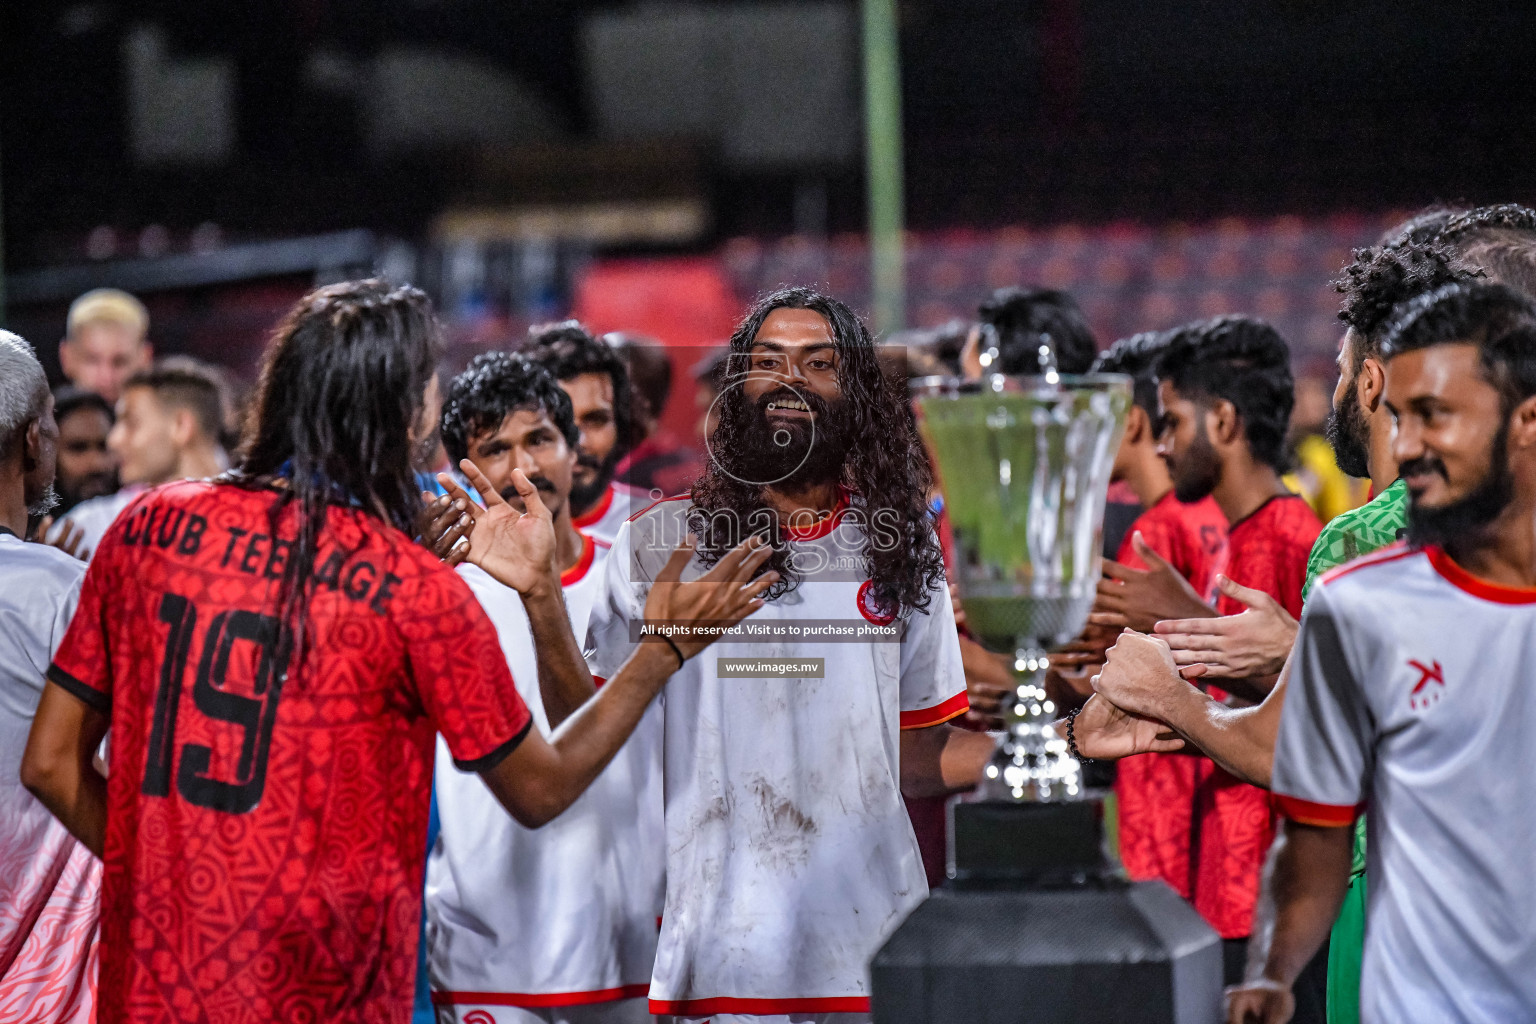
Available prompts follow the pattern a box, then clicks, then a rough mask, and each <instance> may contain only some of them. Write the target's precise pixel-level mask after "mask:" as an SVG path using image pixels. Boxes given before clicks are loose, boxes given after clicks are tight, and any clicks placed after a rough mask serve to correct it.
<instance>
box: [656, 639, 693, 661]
mask: <svg viewBox="0 0 1536 1024" xmlns="http://www.w3.org/2000/svg"><path fill="white" fill-rule="evenodd" d="M656 636H659V637H661V638H662V639H663V640H665V641H666V642H667V646H668V647H670V648H672V653H673V654H675V655H677V667H678V668H682V667H683V663H684V662H686V661H687V660H688V659H687V658H685V657H683V651H682V648H680V647H678V646H677V644H675V643H673V642H672V638H671V637H669V636H667V634H665V633H657V634H656Z"/></svg>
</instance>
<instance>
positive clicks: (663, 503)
mask: <svg viewBox="0 0 1536 1024" xmlns="http://www.w3.org/2000/svg"><path fill="white" fill-rule="evenodd" d="M692 507H693V495H691V494H674V495H672V496H671V497H667V498H657V499H656V500H655V501H653V502H651V503H650V504H649V505H646V506H645V507H643V508H641V509H640V511H638V512H636V513H635V514H634V515H632V516H630V517H629V518H628V519H626V520H625V522H627V523H629V524H631V525H634V524H636V523H644V522H662V521H668V520H675V519H686V518H688V510H689V509H690V508H692Z"/></svg>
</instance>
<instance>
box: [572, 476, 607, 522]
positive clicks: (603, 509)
mask: <svg viewBox="0 0 1536 1024" xmlns="http://www.w3.org/2000/svg"><path fill="white" fill-rule="evenodd" d="M612 505H613V484H611V483H610V484H609V485H608V489H607V490H605V491H603V496H602V497H601V498H599V499H598V501H597V504H596V505H593V506H592V507H591V508H589V509H587V510H586V511H585V512H583V513H582V514H581V515H579V516H576V517H575V518H574V519H572V520H571V525H572V526H574V527H576V529H578V530H584V529H586V528H587V527H589V526H591V525H592V524H593V523H596V522H598V521H599V520H600V519H602V518H603V516H605V515H607V514H608V509H609V508H610V507H612Z"/></svg>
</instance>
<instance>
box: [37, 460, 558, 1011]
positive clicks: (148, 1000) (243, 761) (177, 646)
mask: <svg viewBox="0 0 1536 1024" xmlns="http://www.w3.org/2000/svg"><path fill="white" fill-rule="evenodd" d="M275 501H276V494H275V493H274V492H272V491H267V490H247V489H243V488H239V487H236V486H233V485H229V484H211V483H200V482H184V483H177V484H171V485H169V486H166V487H162V488H158V489H156V490H153V491H150V492H147V493H146V494H145V495H144V496H142V497H140V498H139V499H138V500H136V501H135V502H134V503H133V504H132V505H131V506H129V508H128V509H126V510H125V511H124V512H123V514H122V515H121V516H119V517H118V519H117V521H116V522H115V523H114V524H113V525H112V527H111V529H110V530H109V531H108V533H107V535H106V537H105V539H104V540H103V542H102V544H101V546H100V547H99V548H98V549H97V551H96V555H95V557H94V559H93V560H92V562H91V566H90V569H89V571H88V572H87V573H86V577H85V582H84V584H83V587H82V590H81V594H80V604H79V609H78V611H77V612H76V614H75V617H74V620H73V621H72V622H71V624H70V627H69V631H68V632H67V633H66V635H65V637H64V642H63V644H62V646H61V647H60V649H59V651H58V654H57V655H56V656H55V659H54V663H53V666H52V667H51V668H50V669H49V673H48V674H49V678H50V680H52V681H53V682H54V683H56V684H57V685H59V686H61V687H63V688H64V689H66V690H68V691H69V692H71V693H72V694H74V695H75V696H76V697H78V698H80V699H81V700H83V701H85V702H86V703H88V704H90V705H92V706H93V707H96V708H98V709H100V710H102V711H104V712H107V713H108V714H110V716H111V730H112V731H111V743H110V744H109V747H110V765H109V768H110V773H109V778H108V783H107V836H106V856H105V872H104V878H103V890H102V911H101V978H100V984H99V999H98V1006H99V1019H100V1020H101V1021H103V1022H106V1024H110V1022H116V1021H132V1022H147V1021H183V1020H198V1021H207V1022H210V1024H226V1022H227V1024H244V1022H253V1024H254V1022H257V1021H277V1020H284V1021H289V1020H297V1021H355V1022H404V1021H406V1020H407V1019H408V1018H409V1016H410V1010H411V998H412V987H413V984H414V981H415V973H416V944H417V935H418V929H419V927H420V922H421V893H422V866H423V861H424V859H425V851H426V834H427V808H428V794H429V786H430V784H431V779H432V749H433V735H434V733H435V732H437V731H441V732H442V734H443V736H444V737H445V739H446V740H447V743H448V747H449V749H450V750H451V751H452V752H453V756H454V758H455V761H456V762H457V763H459V764H460V766H461V767H463V768H467V769H471V770H479V771H484V770H487V769H488V768H490V767H492V766H494V765H495V764H497V763H499V761H500V760H501V759H502V758H504V757H506V756H507V755H508V754H509V753H511V751H512V750H513V749H514V748H515V747H516V745H517V744H518V742H519V741H521V739H522V738H523V736H524V735H526V733H527V730H528V726H529V724H530V722H531V718H530V716H529V713H528V709H527V708H526V707H525V706H524V704H523V702H522V700H521V699H520V698H519V697H518V695H517V691H516V689H515V688H514V687H513V685H512V679H511V676H510V674H509V673H508V671H507V663H506V659H505V658H504V657H503V656H502V654H501V649H500V646H499V644H498V642H497V638H496V632H495V629H494V628H493V627H492V626H491V624H490V622H489V621H488V620H487V619H486V617H485V613H484V612H482V611H481V610H480V606H479V605H478V604H477V603H476V602H475V599H474V597H473V596H472V595H471V594H470V591H469V588H468V587H467V586H466V585H465V584H464V582H463V581H462V580H460V579H459V578H458V576H457V575H456V574H455V573H453V572H452V571H451V570H449V569H447V568H446V567H444V566H443V565H442V564H441V563H439V562H438V560H437V559H435V558H433V557H432V556H431V555H429V554H428V553H427V552H426V551H424V550H422V549H421V548H419V547H418V546H416V545H415V544H413V543H411V541H410V540H409V539H408V538H407V537H406V536H405V535H404V534H403V533H401V532H399V531H398V530H394V529H392V528H389V527H386V526H384V525H383V524H382V523H380V522H379V520H377V519H375V518H374V517H372V516H369V515H366V514H364V513H363V512H361V511H360V510H357V509H350V508H343V507H340V506H337V507H333V508H332V509H331V510H330V512H329V515H328V517H327V521H326V527H325V530H324V531H323V532H322V535H321V540H320V545H319V552H318V557H317V558H316V560H315V571H314V573H313V576H312V582H313V585H314V589H313V596H312V598H311V600H310V604H309V614H308V617H307V619H306V623H307V625H306V627H305V636H304V638H303V652H302V657H301V658H295V657H294V646H295V645H294V640H293V637H292V636H291V635H290V631H289V630H288V629H287V628H285V626H284V625H283V624H282V623H281V622H280V620H279V619H278V617H277V601H278V588H279V578H280V577H281V575H282V572H283V565H284V562H285V561H286V560H287V558H288V557H289V555H290V554H291V551H292V539H291V538H292V537H294V536H295V535H296V533H297V516H296V511H295V510H293V509H289V510H288V511H287V512H285V514H284V517H283V520H282V522H281V523H280V524H279V526H280V528H279V529H278V530H277V531H276V532H277V533H278V536H277V537H276V538H274V537H273V536H272V533H273V532H274V531H273V530H272V527H271V525H270V523H269V519H268V512H269V510H270V509H271V508H272V506H273V504H274V502H275Z"/></svg>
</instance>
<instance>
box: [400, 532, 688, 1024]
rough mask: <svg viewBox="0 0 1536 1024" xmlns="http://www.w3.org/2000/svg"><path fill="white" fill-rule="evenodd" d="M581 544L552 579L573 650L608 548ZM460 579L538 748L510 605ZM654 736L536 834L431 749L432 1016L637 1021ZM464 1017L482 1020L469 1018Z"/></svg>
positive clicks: (519, 632) (647, 907) (653, 878)
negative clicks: (618, 1016) (607, 1007)
mask: <svg viewBox="0 0 1536 1024" xmlns="http://www.w3.org/2000/svg"><path fill="white" fill-rule="evenodd" d="M584 539H585V541H586V543H585V546H584V549H583V554H582V560H581V561H580V562H578V563H577V565H576V566H575V567H573V568H572V569H571V570H568V571H567V572H566V573H565V575H564V577H563V578H562V582H563V583H564V584H565V604H566V609H567V611H568V612H569V614H570V618H571V628H572V629H573V630H574V631H575V633H576V635H577V637H581V636H584V635H585V631H586V624H587V617H588V613H589V612H590V610H591V608H592V604H593V602H594V600H595V599H596V597H597V594H598V591H599V589H600V588H601V585H602V567H603V563H604V561H605V557H606V555H607V545H605V544H603V543H601V542H596V541H594V540H593V539H592V538H591V537H590V536H589V537H586V538H584ZM459 573H460V574H461V575H462V576H463V578H464V581H465V582H466V583H468V584H469V586H470V589H471V590H473V591H474V593H475V596H476V598H477V599H478V600H479V601H480V604H481V607H483V608H484V609H485V612H486V614H487V615H488V616H489V617H490V619H491V622H492V623H493V624H494V625H495V626H496V632H497V634H498V636H499V637H500V639H501V647H502V650H503V652H505V654H506V657H507V665H508V667H509V668H510V669H511V670H512V678H513V680H514V682H515V683H516V685H517V690H518V693H519V695H520V696H521V697H522V698H523V701H524V702H525V703H526V704H527V705H528V707H529V709H530V710H531V711H532V713H533V720H534V723H535V725H536V726H537V728H538V729H539V731H540V732H542V733H543V734H544V735H545V737H546V738H547V737H548V736H549V734H550V728H549V719H548V717H547V715H546V713H545V710H544V702H543V699H542V698H541V696H540V691H539V683H538V659H537V656H536V654H535V652H534V647H533V637H532V633H531V631H530V628H529V625H528V617H527V613H526V611H525V610H524V608H523V602H522V599H521V598H520V597H519V596H518V595H517V594H516V593H515V592H514V591H512V590H510V589H508V588H507V587H504V586H502V585H501V584H500V583H497V582H496V581H495V580H493V579H492V578H491V577H490V576H488V575H486V574H485V573H484V572H482V571H481V570H479V569H477V568H475V567H474V566H470V565H463V566H460V567H459ZM660 732H661V712H660V710H659V709H658V708H656V707H655V706H653V707H651V708H650V709H649V710H648V711H647V712H646V714H645V717H644V718H643V719H642V720H641V722H640V725H639V727H638V728H637V729H636V730H635V733H634V735H633V736H631V737H630V739H629V741H628V742H627V743H626V744H625V745H624V747H623V748H622V749H621V750H620V751H619V753H618V755H617V756H615V757H614V759H613V761H612V762H610V763H609V765H608V767H607V768H605V769H603V772H602V774H601V775H599V776H598V777H597V779H596V780H595V781H594V782H593V783H592V785H591V786H590V787H589V788H588V789H587V791H586V792H585V793H583V794H582V795H581V796H580V797H579V798H578V799H577V800H576V802H575V803H573V804H572V805H571V806H570V807H569V808H568V809H567V810H566V811H565V813H563V814H561V815H560V816H559V817H557V818H555V820H553V821H551V822H550V823H549V824H547V825H545V826H544V827H543V828H540V829H536V830H531V829H526V828H524V827H522V826H521V825H519V824H517V822H515V821H513V820H512V818H511V816H510V815H508V814H507V812H506V811H505V810H504V809H503V808H502V806H501V805H500V804H499V803H498V802H497V801H496V798H495V797H493V796H492V795H491V793H490V790H488V789H487V788H486V786H485V783H484V782H483V781H481V779H480V778H479V777H477V776H475V775H473V774H466V773H464V772H460V771H458V770H457V769H456V768H454V767H453V763H452V759H451V758H450V757H449V756H448V754H447V752H446V750H445V749H441V748H440V749H439V752H438V758H437V767H436V780H435V783H436V794H437V807H438V814H439V817H440V819H441V821H442V830H441V832H440V833H439V835H438V840H437V843H436V845H435V846H434V848H433V849H432V852H431V855H430V857H429V858H428V861H427V886H426V905H427V942H428V954H427V966H428V972H429V977H430V979H431V984H432V989H433V996H432V998H433V1002H434V1003H436V1004H437V1005H438V1006H439V1008H440V1011H441V1010H447V1011H449V1012H450V1014H451V1016H452V1018H453V1019H455V1020H460V1021H463V1020H468V1019H470V1018H473V1019H474V1020H476V1021H503V1020H516V1019H523V1018H524V1017H525V1016H526V1015H519V1014H517V1013H514V1012H511V1011H506V1010H498V1009H497V1008H498V1007H501V1008H507V1007H514V1008H515V1007H522V1008H529V1009H539V1008H548V1007H577V1006H582V1005H587V1004H597V1003H610V1002H611V1001H613V1000H620V999H627V1000H633V1001H634V1002H635V1005H634V1007H633V1008H632V1009H633V1011H634V1014H633V1015H635V1016H638V1017H640V1018H643V1017H644V1016H645V1004H644V1002H643V1001H642V1000H640V999H639V997H641V996H644V995H645V992H646V988H647V985H648V980H649V978H650V972H651V965H652V963H653V961H654V959H655V954H656V919H657V917H658V916H659V915H660V914H661V905H662V899H663V895H664V888H665V886H664V877H665V876H664V874H663V871H664V866H665V862H664V856H663V855H664V853H665V838H664V834H663V831H662V820H661V815H662V806H661V740H660ZM439 742H441V741H439ZM477 1009H479V1010H483V1011H484V1012H483V1013H481V1014H480V1015H478V1016H476V1010H477ZM611 1017H612V1015H611V1014H609V1016H608V1017H606V1018H604V1019H611Z"/></svg>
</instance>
